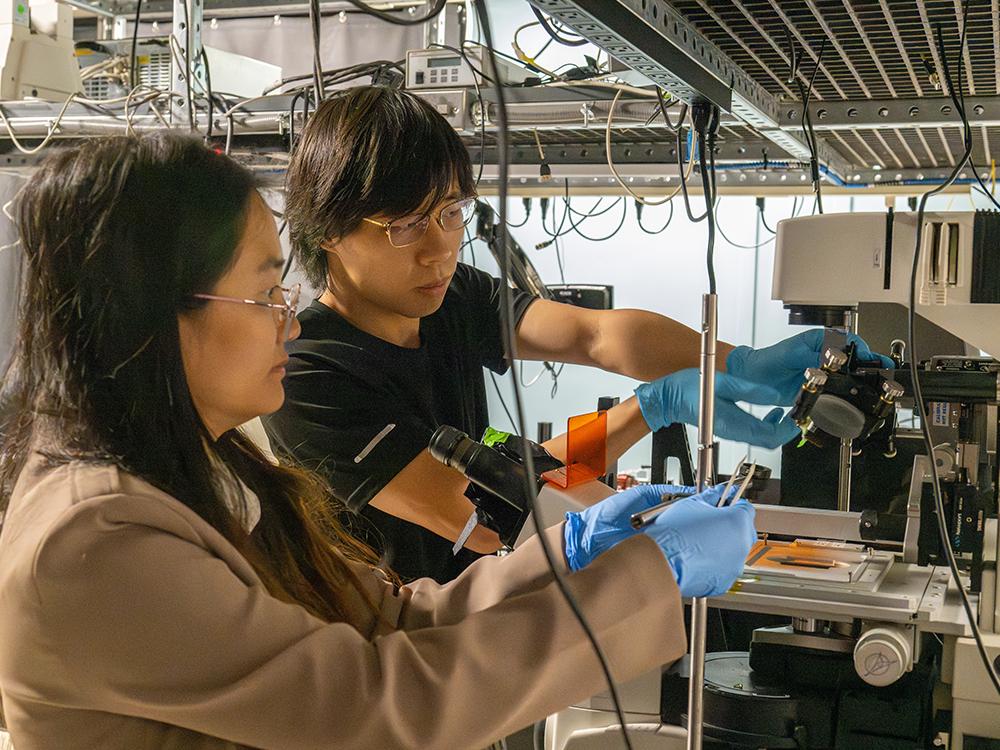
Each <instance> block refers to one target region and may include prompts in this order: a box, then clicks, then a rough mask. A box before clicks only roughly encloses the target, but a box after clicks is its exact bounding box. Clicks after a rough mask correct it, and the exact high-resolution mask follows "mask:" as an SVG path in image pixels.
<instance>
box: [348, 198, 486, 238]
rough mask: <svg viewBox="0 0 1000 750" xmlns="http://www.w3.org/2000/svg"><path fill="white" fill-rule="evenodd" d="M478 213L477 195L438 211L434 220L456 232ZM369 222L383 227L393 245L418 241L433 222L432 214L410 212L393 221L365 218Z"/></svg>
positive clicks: (449, 230) (442, 226)
mask: <svg viewBox="0 0 1000 750" xmlns="http://www.w3.org/2000/svg"><path fill="white" fill-rule="evenodd" d="M475 215H476V196H472V197H469V198H462V199H461V200H457V201H455V202H454V203H449V204H448V205H447V206H445V207H444V208H442V209H441V210H440V211H438V213H437V216H435V217H434V220H435V221H437V223H438V226H439V227H441V229H443V230H444V231H446V232H456V231H458V230H459V229H462V228H463V227H465V226H466V225H467V224H468V223H469V222H470V221H472V217H473V216H475ZM365 221H367V222H368V223H369V224H374V225H375V226H377V227H382V230H383V231H384V232H385V235H386V237H388V238H389V244H390V245H392V246H393V247H406V246H407V245H412V244H413V243H415V242H418V241H419V240H420V238H421V237H423V236H424V233H425V232H426V231H427V227H429V226H430V223H431V215H430V214H410V215H408V216H402V217H400V218H398V219H393V220H392V221H379V220H378V219H369V218H365Z"/></svg>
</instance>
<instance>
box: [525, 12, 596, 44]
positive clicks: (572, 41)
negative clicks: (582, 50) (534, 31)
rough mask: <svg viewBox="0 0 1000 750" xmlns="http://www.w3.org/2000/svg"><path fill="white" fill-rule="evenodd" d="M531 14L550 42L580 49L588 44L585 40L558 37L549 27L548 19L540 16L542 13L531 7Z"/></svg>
mask: <svg viewBox="0 0 1000 750" xmlns="http://www.w3.org/2000/svg"><path fill="white" fill-rule="evenodd" d="M531 12H532V13H534V14H535V18H537V19H538V24H539V25H540V26H541V27H542V29H543V30H544V31H545V33H546V34H548V35H549V37H551V39H552V41H554V42H559V44H563V45H565V46H567V47H582V46H583V45H585V44H589V42H588V41H587V40H586V39H582V38H581V39H567V38H566V37H564V36H560V34H559V32H557V31H556V30H555V29H553V28H552V27H551V26H550V25H549V22H548V19H547V18H545V16H543V15H542V11H540V10H538V8H536V7H535V6H534V5H532V6H531ZM574 33H575V32H574ZM577 36H579V34H577Z"/></svg>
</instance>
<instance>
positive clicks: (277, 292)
mask: <svg viewBox="0 0 1000 750" xmlns="http://www.w3.org/2000/svg"><path fill="white" fill-rule="evenodd" d="M301 291H302V285H301V284H295V285H294V286H292V287H283V286H273V287H271V289H270V291H268V293H267V296H268V297H269V298H270V301H269V302H263V301H261V300H256V299H243V298H241V297H224V296H221V295H218V294H192V295H191V296H192V297H194V298H195V299H204V300H212V301H215V302H238V303H240V304H243V305H257V306H258V307H268V308H270V309H271V314H272V315H273V316H274V325H275V326H278V327H281V338H282V340H286V339H287V338H288V334H289V333H291V331H292V321H293V320H294V319H295V310H296V308H297V307H298V304H299V294H300V292H301ZM279 300H280V301H279Z"/></svg>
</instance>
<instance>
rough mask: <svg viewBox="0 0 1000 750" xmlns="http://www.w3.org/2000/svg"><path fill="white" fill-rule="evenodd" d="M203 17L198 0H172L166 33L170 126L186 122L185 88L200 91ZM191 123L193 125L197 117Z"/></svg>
mask: <svg viewBox="0 0 1000 750" xmlns="http://www.w3.org/2000/svg"><path fill="white" fill-rule="evenodd" d="M203 15H204V6H203V4H202V0H174V9H173V26H172V27H171V31H170V36H171V42H170V44H171V46H172V49H173V52H172V54H171V56H170V60H171V62H170V81H171V83H170V91H171V93H172V94H176V96H172V97H171V100H170V124H171V125H174V126H182V125H184V124H185V123H189V122H190V121H189V110H188V91H189V89H190V92H191V93H192V94H200V93H203V92H204V84H203V75H204V71H203V66H202V64H201V25H202V17H203ZM188 81H190V86H189V85H188ZM194 124H195V125H196V124H197V116H196V117H195V123H194Z"/></svg>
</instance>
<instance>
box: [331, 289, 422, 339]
mask: <svg viewBox="0 0 1000 750" xmlns="http://www.w3.org/2000/svg"><path fill="white" fill-rule="evenodd" d="M319 301H320V303H321V304H324V305H326V306H327V307H329V308H330V309H331V310H334V311H335V312H337V313H339V314H340V315H341V316H342V317H343V318H344V319H345V320H347V321H348V322H349V323H350V324H351V325H353V326H354V327H355V328H358V329H360V330H362V331H364V332H365V333H368V334H371V335H372V336H376V337H378V338H380V339H382V340H383V341H388V342H389V343H390V344H395V345H396V346H401V347H405V348H407V349H416V348H418V347H419V346H420V319H419V318H408V317H406V316H404V315H399V314H398V313H394V312H390V311H388V310H385V309H383V308H380V307H378V306H377V305H374V304H372V303H371V302H369V301H368V300H362V299H350V298H349V297H348V296H347V295H343V294H341V295H339V296H337V295H334V293H333V292H331V291H330V290H329V289H327V290H326V291H324V292H323V294H322V295H320V298H319Z"/></svg>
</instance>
